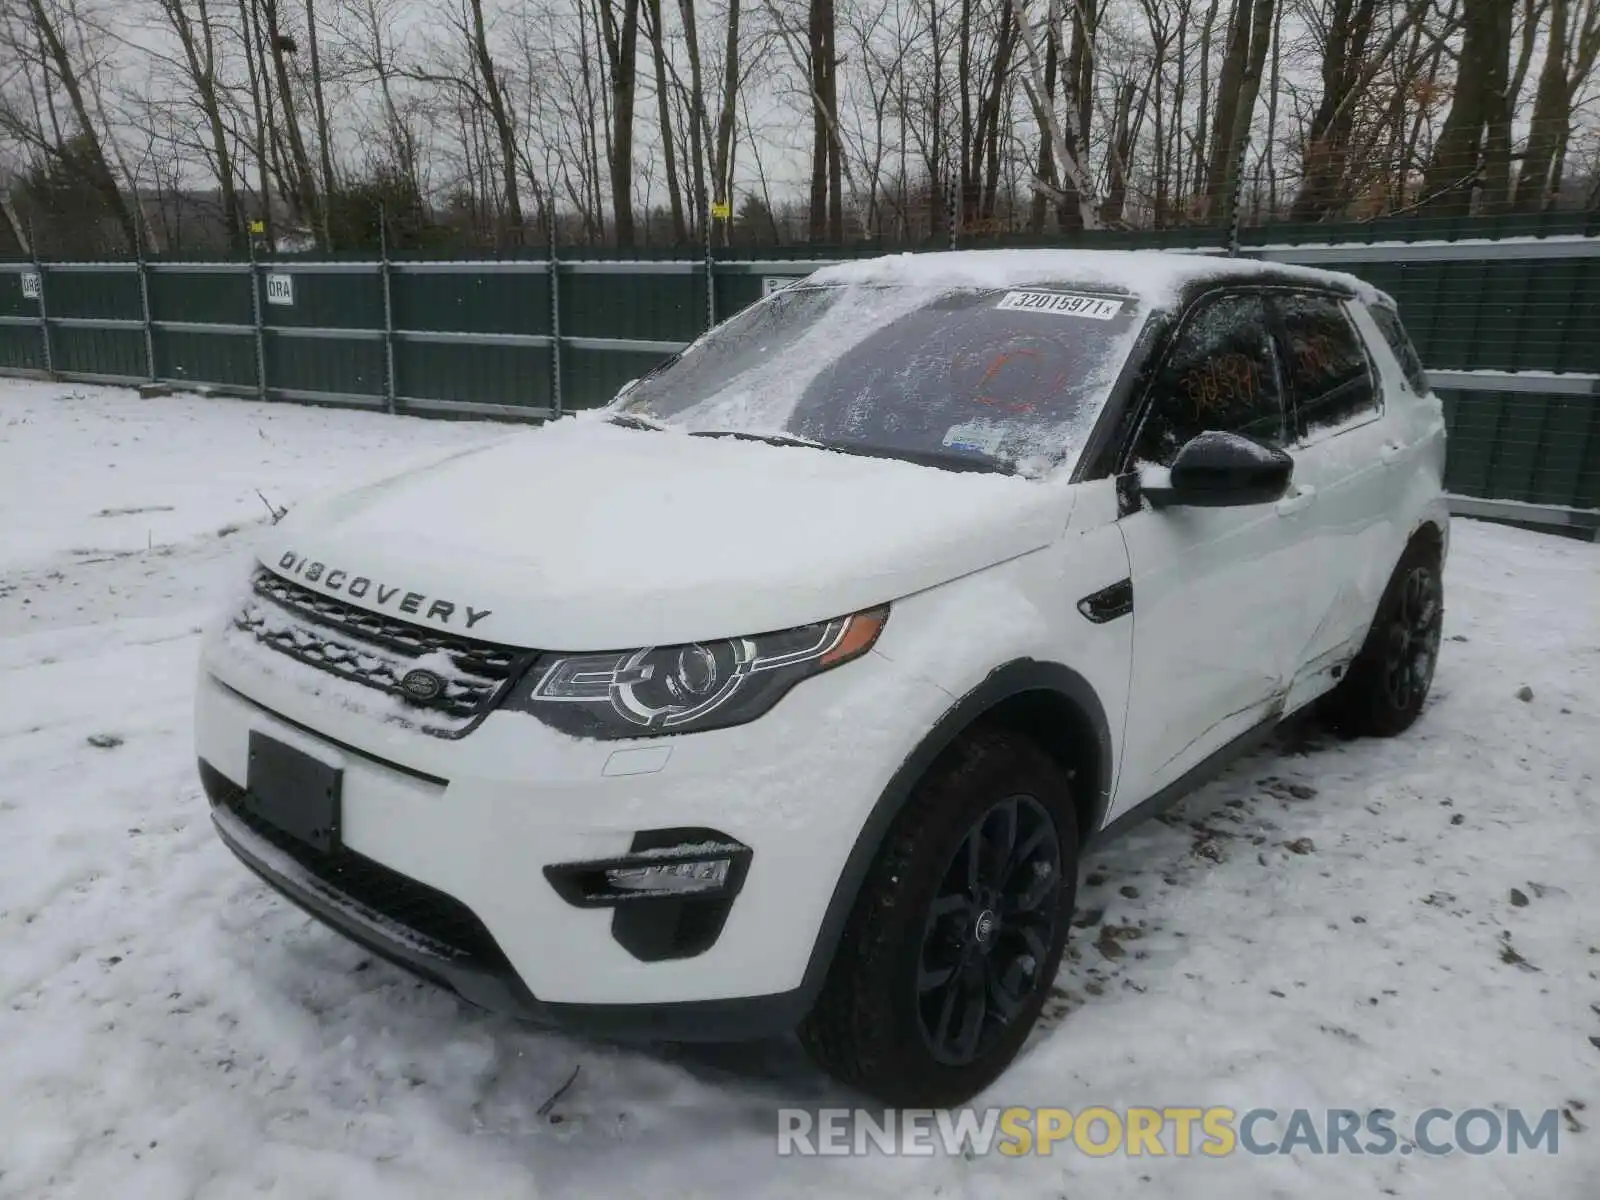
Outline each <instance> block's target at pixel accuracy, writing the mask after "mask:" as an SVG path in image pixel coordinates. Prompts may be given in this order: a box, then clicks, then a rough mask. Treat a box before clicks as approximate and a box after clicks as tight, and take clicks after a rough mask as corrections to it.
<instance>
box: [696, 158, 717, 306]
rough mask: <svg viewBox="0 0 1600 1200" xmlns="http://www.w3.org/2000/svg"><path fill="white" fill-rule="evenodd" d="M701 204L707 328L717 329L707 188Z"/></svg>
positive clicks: (714, 264)
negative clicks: (703, 230)
mask: <svg viewBox="0 0 1600 1200" xmlns="http://www.w3.org/2000/svg"><path fill="white" fill-rule="evenodd" d="M700 204H701V206H702V212H703V219H702V221H701V225H702V226H704V229H705V235H706V236H705V251H706V328H707V329H715V328H716V325H717V263H716V259H715V257H714V256H713V255H712V251H711V193H710V192H709V191H707V190H706V189H705V188H701V189H700Z"/></svg>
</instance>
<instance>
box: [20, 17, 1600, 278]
mask: <svg viewBox="0 0 1600 1200" xmlns="http://www.w3.org/2000/svg"><path fill="white" fill-rule="evenodd" d="M1597 56H1600V0H675V3H670V4H666V5H664V4H663V3H662V0H437V2H436V3H424V2H422V0H0V255H5V254H10V255H17V254H28V253H34V252H37V253H39V254H43V255H69V254H70V255H83V254H111V255H119V256H120V255H130V254H133V253H135V252H136V251H142V252H144V253H147V254H191V253H207V252H224V251H226V252H232V253H243V252H244V251H245V250H246V249H247V248H248V247H249V244H250V242H251V240H252V239H254V241H255V244H256V245H257V246H258V247H273V246H275V247H277V248H279V249H283V248H290V247H294V248H305V249H312V248H320V249H330V250H334V251H353V250H368V249H372V248H375V247H376V246H377V245H378V243H379V241H380V238H382V239H384V240H386V241H387V242H388V244H390V245H391V246H393V247H395V248H397V249H417V250H427V249H438V250H447V249H451V248H455V249H466V248H482V249H491V248H500V249H504V248H510V247H516V246H537V245H542V244H543V243H544V241H545V239H546V238H547V237H549V236H551V235H552V233H553V234H554V236H556V237H557V238H558V239H559V240H561V241H562V242H564V243H581V244H591V245H605V246H620V247H623V248H627V247H662V246H668V245H698V244H702V243H703V242H704V241H705V240H707V239H709V240H710V241H711V242H712V243H713V244H717V245H773V244H791V243H801V242H815V243H826V244H830V245H841V244H847V243H852V242H857V241H861V240H865V239H877V240H881V241H883V242H885V243H888V244H897V243H915V242H918V241H923V240H926V239H929V238H935V237H940V236H942V235H943V234H944V232H945V231H947V230H948V229H949V228H950V227H951V225H952V224H954V225H956V226H957V227H958V228H959V229H960V230H961V231H962V232H964V233H965V234H968V235H969V236H970V235H976V236H982V235H983V234H985V233H996V234H1000V233H1017V232H1030V233H1035V234H1051V233H1056V232H1076V231H1079V230H1083V229H1094V228H1106V227H1110V228H1152V227H1170V226H1176V225H1192V224H1206V225H1225V224H1228V223H1230V222H1232V221H1234V220H1235V219H1237V220H1240V221H1242V222H1246V223H1266V222H1271V221H1285V220H1293V221H1302V222H1313V221H1327V220H1341V221H1347V220H1366V219H1370V218H1374V217H1378V216H1382V215H1384V214H1390V213H1397V212H1406V213H1424V214H1425V213H1437V214H1439V215H1442V216H1455V215H1460V214H1465V213H1506V212H1543V211H1547V210H1550V209H1552V208H1584V207H1591V208H1592V207H1594V206H1595V205H1596V204H1597V203H1600V71H1597V61H1596V60H1597Z"/></svg>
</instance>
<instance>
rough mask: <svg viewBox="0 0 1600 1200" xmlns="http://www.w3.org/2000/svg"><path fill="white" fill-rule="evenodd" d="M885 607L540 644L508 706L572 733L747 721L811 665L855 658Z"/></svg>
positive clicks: (701, 727) (627, 732) (619, 733)
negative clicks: (770, 629) (679, 636)
mask: <svg viewBox="0 0 1600 1200" xmlns="http://www.w3.org/2000/svg"><path fill="white" fill-rule="evenodd" d="M888 619H889V609H888V607H887V606H884V607H882V608H874V609H870V610H868V611H867V612H859V613H855V614H853V615H852V616H848V617H840V618H838V619H837V620H833V621H824V622H821V623H819V624H816V625H803V626H801V627H800V628H798V629H786V630H784V631H782V632H781V633H763V634H757V635H756V636H754V637H743V638H730V639H728V640H726V641H716V642H694V643H691V644H689V645H685V646H648V647H646V648H645V649H643V650H622V651H617V652H613V653H605V654H546V655H544V656H543V657H542V658H540V659H539V661H538V662H536V663H534V665H533V669H532V670H531V671H529V672H528V675H527V677H526V679H524V681H523V682H522V683H521V684H519V685H518V686H517V688H516V690H515V692H514V693H513V694H512V698H511V701H510V706H511V707H512V708H517V709H521V710H522V711H524V712H530V713H532V714H533V715H534V716H536V717H538V718H539V719H540V720H541V721H543V722H544V723H545V724H547V725H550V726H552V727H554V728H556V729H559V730H561V731H562V732H563V733H569V734H572V735H573V736H574V737H588V738H638V737H652V736H656V735H660V734H668V733H700V732H703V731H705V730H707V729H722V728H724V727H726V726H729V725H741V724H743V723H744V722H746V721H753V720H755V718H757V717H759V716H761V715H762V714H763V713H765V712H766V711H768V710H769V709H770V708H771V707H772V706H773V705H774V704H776V703H777V702H778V701H779V700H780V699H782V697H783V695H784V694H785V693H786V692H787V691H788V690H789V689H790V688H792V687H793V686H794V685H795V684H797V683H799V682H800V681H801V680H802V679H807V678H809V677H810V676H812V675H816V674H819V673H821V672H823V671H826V670H828V669H829V668H830V667H837V666H839V665H840V664H842V663H847V662H849V661H850V660H851V659H854V658H859V657H861V655H863V654H865V653H866V652H867V651H868V650H870V649H872V644H873V643H874V642H875V641H877V640H878V634H879V632H880V631H881V630H882V629H883V625H884V622H885V621H887V620H888Z"/></svg>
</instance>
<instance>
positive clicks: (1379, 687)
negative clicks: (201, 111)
mask: <svg viewBox="0 0 1600 1200" xmlns="http://www.w3.org/2000/svg"><path fill="white" fill-rule="evenodd" d="M1441 567H1442V564H1441V562H1440V559H1439V551H1438V548H1437V547H1436V546H1434V545H1432V544H1431V543H1426V542H1416V543H1413V544H1412V545H1411V547H1410V548H1409V549H1407V551H1406V553H1405V555H1404V556H1403V557H1402V558H1401V559H1400V565H1399V566H1397V567H1396V568H1395V571H1394V575H1393V576H1392V577H1391V578H1390V580H1389V586H1388V588H1387V589H1386V590H1385V592H1384V595H1383V600H1382V601H1381V602H1380V603H1379V605H1378V614H1377V616H1376V617H1375V618H1374V619H1373V622H1372V628H1371V629H1370V630H1369V631H1368V633H1367V640H1366V642H1365V643H1364V644H1363V645H1362V647H1361V652H1360V653H1359V654H1358V655H1357V656H1356V659H1355V662H1353V663H1352V664H1351V665H1350V673H1349V674H1348V675H1347V676H1345V679H1344V682H1343V683H1341V684H1340V685H1339V686H1338V687H1337V688H1336V689H1335V690H1334V691H1333V692H1332V693H1331V694H1330V696H1329V703H1328V709H1329V713H1330V715H1331V716H1332V718H1333V722H1334V724H1335V725H1336V726H1337V727H1338V728H1339V729H1340V730H1341V731H1342V732H1345V733H1348V734H1351V735H1355V736H1360V735H1370V736H1376V737H1393V736H1395V735H1396V734H1399V733H1403V732H1405V730H1407V729H1409V728H1410V727H1411V725H1412V723H1413V722H1414V721H1415V720H1416V719H1417V717H1418V715H1419V714H1421V712H1422V706H1423V704H1424V703H1425V702H1426V701H1427V699H1428V690H1429V689H1430V688H1431V687H1432V686H1433V672H1434V667H1435V666H1436V664H1437V663H1438V660H1439V642H1440V635H1441V633H1442V631H1443V628H1444V581H1443V578H1442V572H1441Z"/></svg>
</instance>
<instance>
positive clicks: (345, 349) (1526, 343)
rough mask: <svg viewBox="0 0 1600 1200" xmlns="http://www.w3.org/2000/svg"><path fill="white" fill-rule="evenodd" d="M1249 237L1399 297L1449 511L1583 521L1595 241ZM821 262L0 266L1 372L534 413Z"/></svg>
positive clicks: (1597, 287)
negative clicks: (1452, 505) (1439, 440)
mask: <svg viewBox="0 0 1600 1200" xmlns="http://www.w3.org/2000/svg"><path fill="white" fill-rule="evenodd" d="M1179 232H1181V231H1179ZM1249 232H1250V233H1251V234H1252V238H1253V241H1254V244H1246V245H1245V246H1244V247H1243V252H1244V253H1245V254H1248V255H1250V256H1253V257H1259V258H1265V259H1271V260H1274V261H1282V262H1297V263H1306V264H1310V265H1318V266H1328V267H1334V268H1337V269H1339V270H1344V271H1349V272H1351V273H1352V274H1355V275H1358V276H1361V277H1362V278H1364V279H1366V280H1368V281H1370V282H1371V283H1373V284H1375V285H1377V286H1378V287H1381V288H1383V289H1384V290H1386V291H1388V292H1389V293H1390V294H1392V295H1393V296H1394V297H1395V298H1396V299H1397V300H1398V301H1399V303H1400V305H1401V310H1402V312H1403V313H1404V315H1405V317H1406V321H1407V325H1408V327H1409V328H1410V330H1411V332H1412V335H1413V337H1414V338H1415V340H1416V342H1417V344H1418V348H1419V349H1420V351H1421V353H1422V357H1423V360H1424V362H1425V363H1427V364H1428V366H1429V368H1430V370H1431V372H1432V375H1433V378H1434V382H1435V386H1436V388H1437V389H1438V391H1439V393H1440V395H1441V396H1442V397H1443V398H1444V402H1445V407H1446V412H1447V415H1448V419H1449V422H1450V433H1451V438H1452V440H1451V447H1450V465H1449V474H1448V479H1447V482H1448V486H1449V488H1450V490H1451V491H1452V493H1454V494H1455V495H1457V496H1458V497H1460V498H1462V501H1463V503H1462V505H1461V506H1460V507H1461V508H1462V511H1468V510H1471V511H1476V512H1479V513H1481V514H1482V515H1506V516H1511V517H1515V518H1518V519H1524V520H1528V521H1532V522H1536V523H1554V524H1567V525H1580V526H1583V527H1585V528H1600V237H1595V236H1586V235H1584V234H1574V233H1563V232H1556V233H1554V234H1553V235H1551V236H1543V237H1508V238H1502V239H1500V240H1494V241H1490V240H1484V239H1480V238H1471V239H1470V240H1463V241H1440V240H1433V241H1421V242H1369V241H1360V242H1357V241H1348V242H1340V243H1328V242H1322V243H1311V244H1298V245H1291V244H1284V243H1273V242H1271V241H1269V240H1268V235H1270V234H1271V233H1272V231H1271V230H1265V231H1249ZM1454 232H1455V233H1456V234H1457V235H1458V236H1463V237H1466V236H1468V235H1470V233H1471V232H1472V227H1468V226H1464V227H1463V229H1462V230H1459V231H1454ZM1543 232H1546V233H1548V232H1549V231H1547V230H1546V231H1543ZM1255 235H1261V236H1255ZM1176 237H1177V233H1173V232H1168V233H1166V234H1163V235H1162V239H1163V240H1171V239H1175V238H1176ZM1094 241H1095V243H1096V244H1099V243H1101V242H1104V243H1105V244H1108V245H1109V244H1117V245H1123V244H1131V243H1133V242H1137V241H1139V237H1138V235H1107V236H1105V237H1100V238H1096V239H1094ZM1202 249H1205V248H1204V247H1202ZM833 257H835V256H833V255H829V256H828V258H829V259H831V258H833ZM823 261H827V260H825V259H796V258H773V259H765V260H762V259H748V258H747V259H742V260H740V261H716V262H712V263H708V262H706V261H705V260H703V259H701V260H693V261H691V260H684V259H652V260H644V259H630V260H626V261H620V260H618V261H613V260H606V259H601V258H590V259H578V260H561V261H545V260H533V259H499V260H491V261H471V260H469V261H452V262H439V261H400V260H394V261H380V262H344V261H313V260H304V259H295V260H290V261H283V260H277V261H269V262H149V263H137V262H113V263H44V264H39V263H0V373H13V374H15V373H21V374H38V375H46V376H54V377H60V378H67V379H81V380H85V381H90V382H111V383H129V382H143V381H155V382H164V383H169V384H172V385H175V386H178V387H192V388H200V387H204V388H210V389H214V390H217V391H220V392H227V393H234V394H241V395H248V396H257V397H260V398H262V399H270V400H288V401H310V402H318V403H330V404H343V405H357V406H363V407H371V408H377V409H383V410H386V411H390V412H401V413H416V414H430V415H431V414H448V413H457V414H462V415H489V416H498V417H511V418H523V419H538V418H547V417H551V416H556V415H559V414H560V413H562V412H567V411H572V410H575V409H582V408H590V407H594V406H596V405H600V404H604V403H606V402H607V401H608V400H609V399H610V398H611V397H612V396H614V395H615V394H616V391H617V389H618V388H619V387H620V386H621V385H622V384H623V383H625V382H626V381H628V380H629V379H632V378H634V377H636V376H638V375H639V374H641V373H643V372H644V371H645V370H648V369H649V368H650V367H651V366H652V365H654V364H655V363H657V362H659V361H660V360H661V359H662V358H663V357H665V356H666V355H669V354H671V353H673V352H675V351H676V350H678V349H679V348H680V347H681V346H683V345H684V344H686V343H687V342H689V341H690V340H692V339H693V338H695V337H696V336H698V335H699V334H700V333H701V332H703V331H704V330H705V328H706V327H707V325H708V323H709V322H711V321H713V320H715V319H719V318H722V317H726V316H728V315H730V314H732V313H734V312H736V311H738V310H739V309H740V308H743V307H744V306H745V305H747V304H750V303H752V302H753V301H754V300H756V299H757V298H759V297H760V296H761V295H762V293H763V292H764V291H765V290H767V289H768V288H770V287H772V286H777V285H781V284H782V283H785V282H787V281H789V280H791V279H794V278H798V277H800V276H802V275H804V274H806V273H808V272H810V271H811V270H813V269H815V268H816V267H817V266H819V265H821V264H822V262H823ZM1467 501H1470V502H1471V503H1467Z"/></svg>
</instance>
